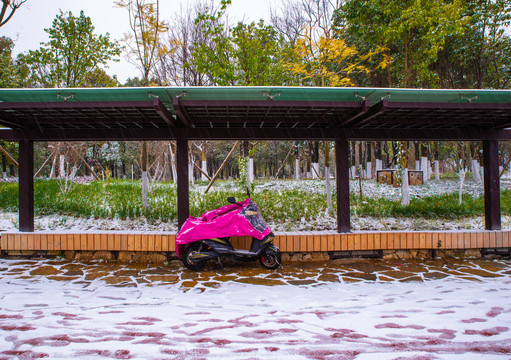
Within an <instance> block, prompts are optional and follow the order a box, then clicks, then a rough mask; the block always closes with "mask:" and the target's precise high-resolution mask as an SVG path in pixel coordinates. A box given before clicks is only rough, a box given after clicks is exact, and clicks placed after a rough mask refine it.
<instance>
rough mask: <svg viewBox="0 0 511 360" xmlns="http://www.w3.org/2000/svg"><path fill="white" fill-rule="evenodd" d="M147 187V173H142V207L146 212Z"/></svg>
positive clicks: (147, 206)
mask: <svg viewBox="0 0 511 360" xmlns="http://www.w3.org/2000/svg"><path fill="white" fill-rule="evenodd" d="M148 187H149V179H148V176H147V171H142V205H144V208H145V209H146V210H147V209H149V203H148V202H147V189H148Z"/></svg>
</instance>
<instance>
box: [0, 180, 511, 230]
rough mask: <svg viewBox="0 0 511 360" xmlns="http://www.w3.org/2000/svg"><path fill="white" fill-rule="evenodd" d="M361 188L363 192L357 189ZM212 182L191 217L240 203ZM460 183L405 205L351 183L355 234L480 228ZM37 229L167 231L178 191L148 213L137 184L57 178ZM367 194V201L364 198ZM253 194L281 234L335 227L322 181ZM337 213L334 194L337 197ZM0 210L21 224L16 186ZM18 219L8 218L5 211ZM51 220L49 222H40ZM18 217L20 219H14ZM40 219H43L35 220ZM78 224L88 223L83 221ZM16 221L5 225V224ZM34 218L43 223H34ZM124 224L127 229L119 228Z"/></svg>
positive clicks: (197, 187)
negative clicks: (64, 187)
mask: <svg viewBox="0 0 511 360" xmlns="http://www.w3.org/2000/svg"><path fill="white" fill-rule="evenodd" d="M360 185H361V188H360ZM206 187H207V183H205V182H200V181H197V182H196V183H195V184H191V185H190V214H191V215H192V216H199V215H201V214H202V213H203V212H205V211H207V210H210V209H213V208H217V207H220V206H223V205H225V204H226V200H227V197H228V196H235V197H236V198H237V199H243V198H245V197H246V194H244V192H242V191H241V190H240V189H239V187H238V186H237V183H236V182H235V181H217V182H216V183H215V185H214V186H213V187H212V188H211V189H210V191H209V192H208V193H207V194H206V193H205V190H206ZM510 187H511V186H510V182H507V181H505V180H503V181H502V182H501V188H502V192H501V210H502V214H503V224H505V223H506V219H507V218H509V216H510V215H511V196H510V195H511V190H510ZM458 190H459V182H458V181H457V180H450V179H444V180H440V181H437V180H432V181H428V182H426V184H424V185H422V186H412V187H411V189H410V198H411V202H410V205H408V206H403V205H401V189H400V188H396V187H393V186H389V185H381V184H376V182H375V181H374V180H364V181H362V182H361V184H360V183H359V182H358V181H350V205H351V207H350V209H351V216H352V226H353V229H354V230H401V229H412V230H425V229H428V230H429V229H458V228H462V229H474V228H475V229H477V228H480V226H482V224H483V220H482V217H483V215H484V200H483V196H482V195H483V186H482V184H479V183H477V182H475V181H472V180H467V181H465V184H464V187H463V204H462V205H458ZM34 192H35V214H36V227H38V228H41V229H53V228H55V229H57V228H61V227H63V228H68V227H69V226H72V227H78V228H80V229H83V228H85V229H89V228H90V227H88V226H87V223H93V222H94V223H95V225H90V226H93V227H99V228H100V229H105V230H107V229H112V230H122V229H124V228H123V226H124V225H125V224H126V223H127V224H129V225H128V228H131V227H132V226H134V227H135V228H136V227H137V224H138V226H141V227H142V228H143V229H145V230H151V229H152V227H156V229H161V228H162V227H163V228H165V229H167V230H173V229H174V228H175V222H176V218H177V201H176V199H177V188H176V185H175V184H174V183H158V184H155V185H154V187H153V188H152V191H151V193H150V194H149V205H150V209H144V207H143V205H142V199H141V183H140V182H139V181H126V180H110V181H89V182H78V183H75V184H74V185H73V186H72V188H71V190H70V191H69V192H67V193H63V192H61V190H60V187H59V183H58V180H36V182H35V190H34ZM361 195H362V196H361ZM252 197H253V198H254V200H255V201H256V202H257V203H258V204H259V206H260V208H261V210H262V212H263V215H264V217H265V219H266V220H267V221H268V223H269V224H271V225H272V226H273V228H274V230H276V231H285V230H327V229H335V228H336V218H335V215H332V214H328V213H327V200H326V189H325V182H324V181H321V180H298V181H297V180H279V181H256V182H255V183H254V187H253V191H252ZM332 197H333V209H334V211H333V214H335V209H336V193H335V191H334V192H333V196H332ZM0 209H2V213H4V216H3V217H4V219H3V221H4V224H2V226H1V227H2V228H4V229H5V228H11V227H13V226H14V227H17V224H16V221H17V217H16V216H15V214H14V213H15V212H17V211H18V184H17V183H15V182H0ZM7 213H11V214H14V215H13V216H11V220H6V219H5V216H7V215H5V214H7ZM44 217H46V220H44V219H43V218H44ZM13 219H15V220H13ZM38 219H39V220H38ZM76 219H83V221H84V222H85V223H84V224H78V223H77V220H76ZM6 221H7V222H9V221H10V222H12V226H6V225H5V222H6ZM37 221H39V222H40V224H39V225H38V224H37ZM121 224H124V225H121Z"/></svg>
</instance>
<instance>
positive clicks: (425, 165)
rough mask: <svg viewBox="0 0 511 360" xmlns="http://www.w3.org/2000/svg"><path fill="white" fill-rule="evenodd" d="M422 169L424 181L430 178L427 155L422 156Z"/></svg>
mask: <svg viewBox="0 0 511 360" xmlns="http://www.w3.org/2000/svg"><path fill="white" fill-rule="evenodd" d="M421 170H422V177H423V179H424V182H426V180H428V179H429V176H428V172H429V171H428V170H429V166H428V158H427V157H425V156H423V157H421Z"/></svg>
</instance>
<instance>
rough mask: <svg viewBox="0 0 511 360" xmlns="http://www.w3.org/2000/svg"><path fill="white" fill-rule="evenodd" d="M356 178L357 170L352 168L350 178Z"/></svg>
mask: <svg viewBox="0 0 511 360" xmlns="http://www.w3.org/2000/svg"><path fill="white" fill-rule="evenodd" d="M356 177H357V168H356V167H355V166H352V167H351V174H350V178H352V179H354V178H356Z"/></svg>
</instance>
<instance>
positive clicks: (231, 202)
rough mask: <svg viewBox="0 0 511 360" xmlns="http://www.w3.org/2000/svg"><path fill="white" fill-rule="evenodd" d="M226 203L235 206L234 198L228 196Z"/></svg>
mask: <svg viewBox="0 0 511 360" xmlns="http://www.w3.org/2000/svg"><path fill="white" fill-rule="evenodd" d="M227 202H228V203H229V204H236V199H235V198H234V197H232V196H229V197H228V198H227Z"/></svg>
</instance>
